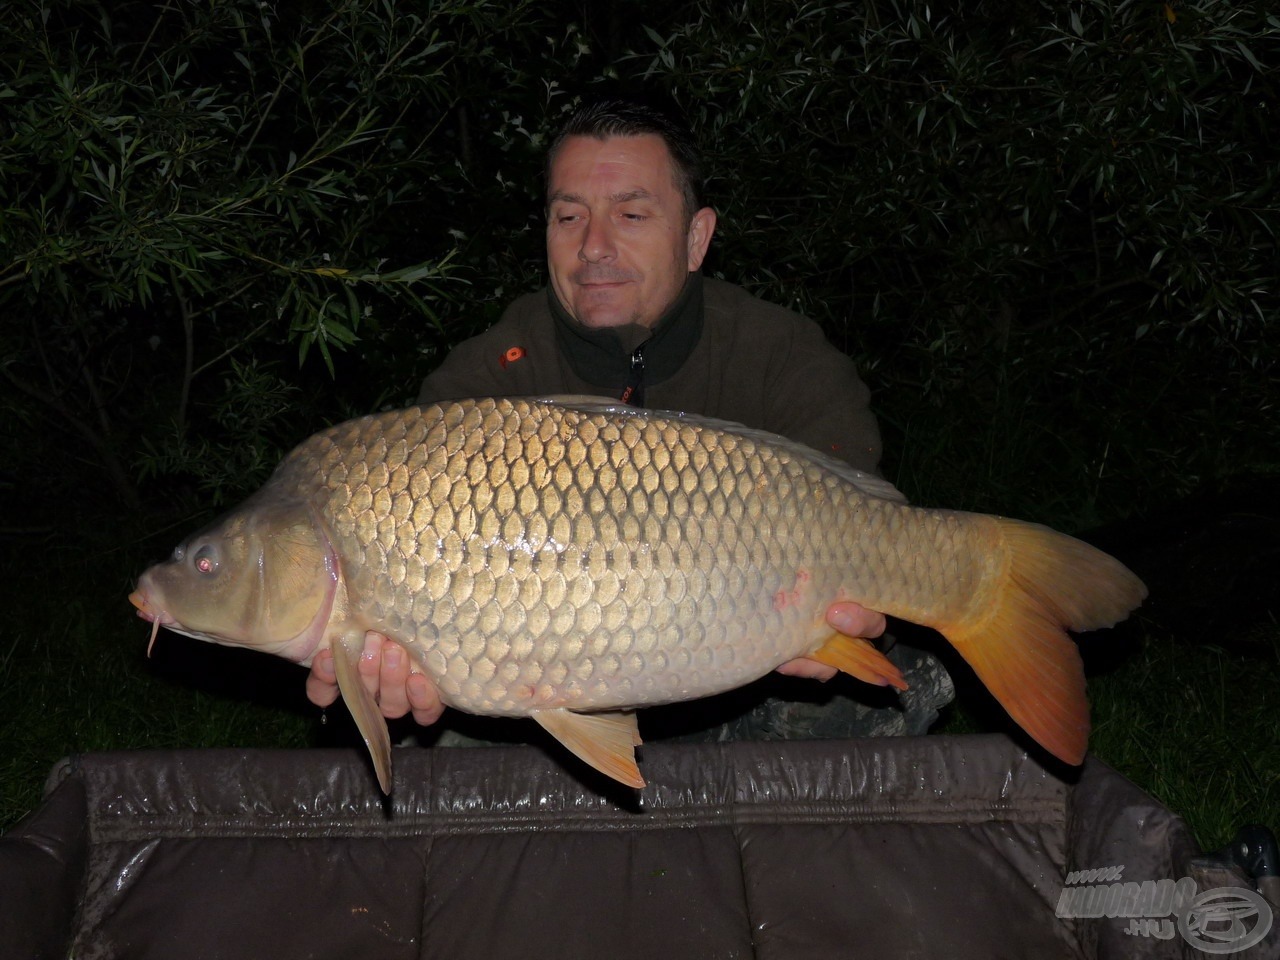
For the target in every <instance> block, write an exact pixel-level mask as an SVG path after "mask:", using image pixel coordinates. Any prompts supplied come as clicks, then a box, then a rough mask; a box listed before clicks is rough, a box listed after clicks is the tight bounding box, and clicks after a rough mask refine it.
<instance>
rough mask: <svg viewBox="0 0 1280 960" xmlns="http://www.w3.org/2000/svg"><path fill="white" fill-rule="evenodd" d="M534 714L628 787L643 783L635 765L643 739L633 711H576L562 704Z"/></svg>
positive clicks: (566, 744)
mask: <svg viewBox="0 0 1280 960" xmlns="http://www.w3.org/2000/svg"><path fill="white" fill-rule="evenodd" d="M531 716H532V717H533V719H535V720H537V721H538V723H540V724H541V725H542V728H543V729H544V730H546V731H547V732H548V733H549V734H551V735H552V736H553V737H555V738H556V739H557V740H559V741H560V743H561V744H562V745H563V746H564V748H565V749H566V750H568V751H569V752H570V753H572V754H573V755H574V756H576V757H577V758H578V759H580V760H582V761H583V762H584V763H586V764H588V765H590V766H592V767H595V768H596V769H597V770H599V771H600V772H601V773H603V774H605V775H606V776H610V777H613V779H615V780H617V781H618V782H619V783H625V784H626V785H627V786H629V787H637V788H638V787H643V786H644V777H642V776H640V768H639V767H637V766H636V752H635V748H636V747H638V746H639V745H640V743H641V741H640V729H639V727H638V726H637V724H636V715H635V714H634V713H632V712H626V713H623V712H617V713H574V712H573V711H572V710H566V709H564V708H563V707H560V708H557V709H555V710H535V711H534V712H533V713H532V714H531Z"/></svg>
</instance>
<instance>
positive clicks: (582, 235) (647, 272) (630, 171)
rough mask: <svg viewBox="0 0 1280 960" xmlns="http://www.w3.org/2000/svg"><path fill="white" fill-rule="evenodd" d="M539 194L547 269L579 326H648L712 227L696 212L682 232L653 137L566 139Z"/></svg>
mask: <svg viewBox="0 0 1280 960" xmlns="http://www.w3.org/2000/svg"><path fill="white" fill-rule="evenodd" d="M547 188H548V189H547V201H548V204H547V206H548V211H547V267H548V269H549V271H550V274H551V287H552V289H553V290H555V293H556V296H557V297H558V298H559V300H560V302H561V303H562V304H563V305H564V308H565V309H566V310H567V311H568V312H569V315H570V316H572V317H573V318H574V319H575V320H577V321H578V322H579V323H581V324H583V325H584V326H587V327H616V326H622V325H623V324H628V323H637V324H641V325H642V326H646V327H651V326H653V325H654V324H656V323H657V322H658V319H659V318H660V317H661V316H662V314H663V313H664V312H665V311H666V309H667V307H669V306H670V305H671V304H672V303H673V302H674V301H675V299H676V297H677V296H679V294H680V291H681V289H682V288H683V287H684V284H685V280H687V279H688V275H689V271H691V270H697V269H698V267H700V266H701V265H702V259H703V257H704V256H706V252H707V246H708V244H710V242H711V234H712V233H713V232H714V230H715V225H716V215H715V211H713V210H712V209H711V208H710V207H704V208H703V209H701V210H699V211H698V212H697V213H696V214H694V216H693V220H692V222H691V223H690V224H689V227H688V229H686V227H685V216H684V205H683V200H682V198H681V194H680V191H679V190H678V189H677V187H676V182H675V171H674V167H673V164H672V161H671V155H670V152H669V151H668V150H667V145H666V144H665V143H664V142H663V140H662V138H661V137H659V136H658V135H657V134H645V135H643V136H639V137H609V138H608V139H606V140H597V139H595V138H594V137H570V138H568V139H567V140H565V141H564V142H563V143H562V144H561V146H560V151H559V153H557V154H556V157H555V160H554V161H553V162H552V164H551V170H550V183H549V184H548V185H547Z"/></svg>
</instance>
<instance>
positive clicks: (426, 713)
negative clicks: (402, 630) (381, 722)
mask: <svg viewBox="0 0 1280 960" xmlns="http://www.w3.org/2000/svg"><path fill="white" fill-rule="evenodd" d="M358 671H359V673H360V680H361V681H362V682H363V683H364V686H365V689H366V690H368V691H369V692H370V693H371V694H373V696H374V699H376V700H377V701H378V706H380V707H381V708H382V715H383V716H384V717H386V718H387V719H388V720H394V719H396V718H397V717H403V716H404V715H405V714H406V713H410V712H412V713H413V719H414V720H416V721H417V722H418V723H420V724H422V725H423V726H428V725H430V724H433V723H435V722H436V721H437V720H439V719H440V715H441V714H442V713H444V704H443V703H441V702H440V695H439V694H438V693H437V692H436V688H435V685H434V684H433V683H432V682H431V681H430V680H428V679H427V678H426V677H425V676H423V675H422V674H421V673H419V672H418V671H417V670H416V669H412V667H411V664H410V661H409V654H408V653H407V652H406V651H405V649H404V647H402V646H400V644H398V643H396V642H395V641H393V640H388V639H387V638H386V637H384V636H383V635H382V634H380V633H374V632H373V631H372V630H370V631H369V632H368V633H366V634H365V635H364V652H363V653H361V654H360V663H359V666H358ZM307 699H308V700H310V701H311V702H312V703H314V704H315V705H316V706H317V707H327V706H329V705H330V704H331V703H333V702H334V701H335V700H337V699H338V678H337V676H336V675H335V674H334V672H333V652H332V651H330V650H322V651H321V652H320V653H318V654H316V658H315V659H314V660H313V661H311V673H310V674H308V675H307Z"/></svg>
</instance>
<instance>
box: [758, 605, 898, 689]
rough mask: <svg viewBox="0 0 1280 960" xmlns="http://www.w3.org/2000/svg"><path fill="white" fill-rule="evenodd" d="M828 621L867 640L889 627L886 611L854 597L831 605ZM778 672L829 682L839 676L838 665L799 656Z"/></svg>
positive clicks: (852, 635) (850, 633) (852, 634)
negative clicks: (856, 601) (885, 616)
mask: <svg viewBox="0 0 1280 960" xmlns="http://www.w3.org/2000/svg"><path fill="white" fill-rule="evenodd" d="M827 623H828V625H830V626H831V628H832V629H833V630H838V631H839V632H840V633H843V634H844V635H845V636H848V637H861V638H863V639H864V640H874V639H875V638H876V637H878V636H880V634H882V633H884V631H885V627H886V626H887V624H886V623H885V619H884V614H883V613H876V612H875V611H874V610H868V609H867V608H866V607H863V606H860V605H859V604H856V603H854V602H853V601H852V600H842V601H840V602H839V603H833V604H832V605H831V606H830V607H828V608H827ZM778 672H779V673H785V674H786V675H787V676H789V677H808V678H810V679H812V680H823V681H826V680H830V679H831V678H832V677H834V676H835V675H836V668H835V667H829V666H827V665H826V664H825V663H819V662H818V661H817V660H809V659H808V658H806V657H797V658H796V659H795V660H788V661H787V662H786V663H784V664H783V665H782V666H780V667H778Z"/></svg>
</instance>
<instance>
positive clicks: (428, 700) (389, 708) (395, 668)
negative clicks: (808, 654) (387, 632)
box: [307, 601, 885, 726]
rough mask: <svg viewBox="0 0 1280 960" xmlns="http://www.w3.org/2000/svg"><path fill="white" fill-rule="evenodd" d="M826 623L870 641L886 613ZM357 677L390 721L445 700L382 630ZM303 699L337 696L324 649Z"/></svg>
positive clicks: (805, 668)
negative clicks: (305, 697) (412, 666)
mask: <svg viewBox="0 0 1280 960" xmlns="http://www.w3.org/2000/svg"><path fill="white" fill-rule="evenodd" d="M827 623H828V624H830V625H831V628H832V629H833V630H838V631H839V632H840V633H843V634H846V635H847V636H850V637H863V638H865V639H868V640H870V639H874V638H875V637H878V636H880V634H882V633H884V631H885V619H884V615H883V614H880V613H876V612H875V611H874V610H868V609H866V608H865V607H862V606H859V605H858V604H856V603H853V602H851V601H842V602H840V603H833V604H832V605H831V606H830V608H828V610H827ZM358 669H359V673H360V679H361V680H362V681H363V682H364V685H365V689H367V690H368V691H369V692H370V693H371V694H373V696H374V697H375V699H377V701H378V705H379V706H380V707H381V708H382V715H383V716H384V717H387V718H388V719H391V720H394V719H396V718H397V717H403V716H404V715H405V714H406V713H412V714H413V719H414V720H416V721H417V722H418V723H420V724H422V725H423V726H428V725H430V724H433V723H435V722H436V721H437V720H439V719H440V715H441V714H443V713H444V704H443V703H441V702H440V695H439V694H438V693H437V692H436V688H435V686H434V684H432V683H431V681H430V680H428V679H427V678H426V677H425V676H423V675H422V674H421V673H419V672H417V671H416V670H413V669H411V665H410V661H409V655H408V653H406V652H405V650H404V648H403V647H401V646H400V644H398V643H395V642H394V641H392V640H388V639H387V638H386V637H384V636H382V634H380V633H374V632H373V631H369V632H368V633H366V634H365V635H364V652H363V653H362V654H361V655H360V664H359V668H358ZM778 672H779V673H785V674H786V675H787V676H791V677H810V678H812V679H814V680H830V679H831V678H832V677H834V676H835V675H836V668H835V667H829V666H827V665H826V664H825V663H819V662H818V661H817V660H809V659H806V658H804V657H799V658H797V659H795V660H788V661H787V662H786V663H784V664H783V665H782V666H780V667H778ZM307 699H308V700H310V701H311V702H312V703H314V704H315V705H316V706H317V707H327V706H329V705H330V704H332V703H333V702H334V701H335V700H337V699H338V680H337V677H336V676H335V675H334V672H333V654H332V652H330V651H328V650H324V651H321V652H320V653H318V654H316V658H315V660H313V661H312V663H311V673H310V674H309V675H308V676H307Z"/></svg>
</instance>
